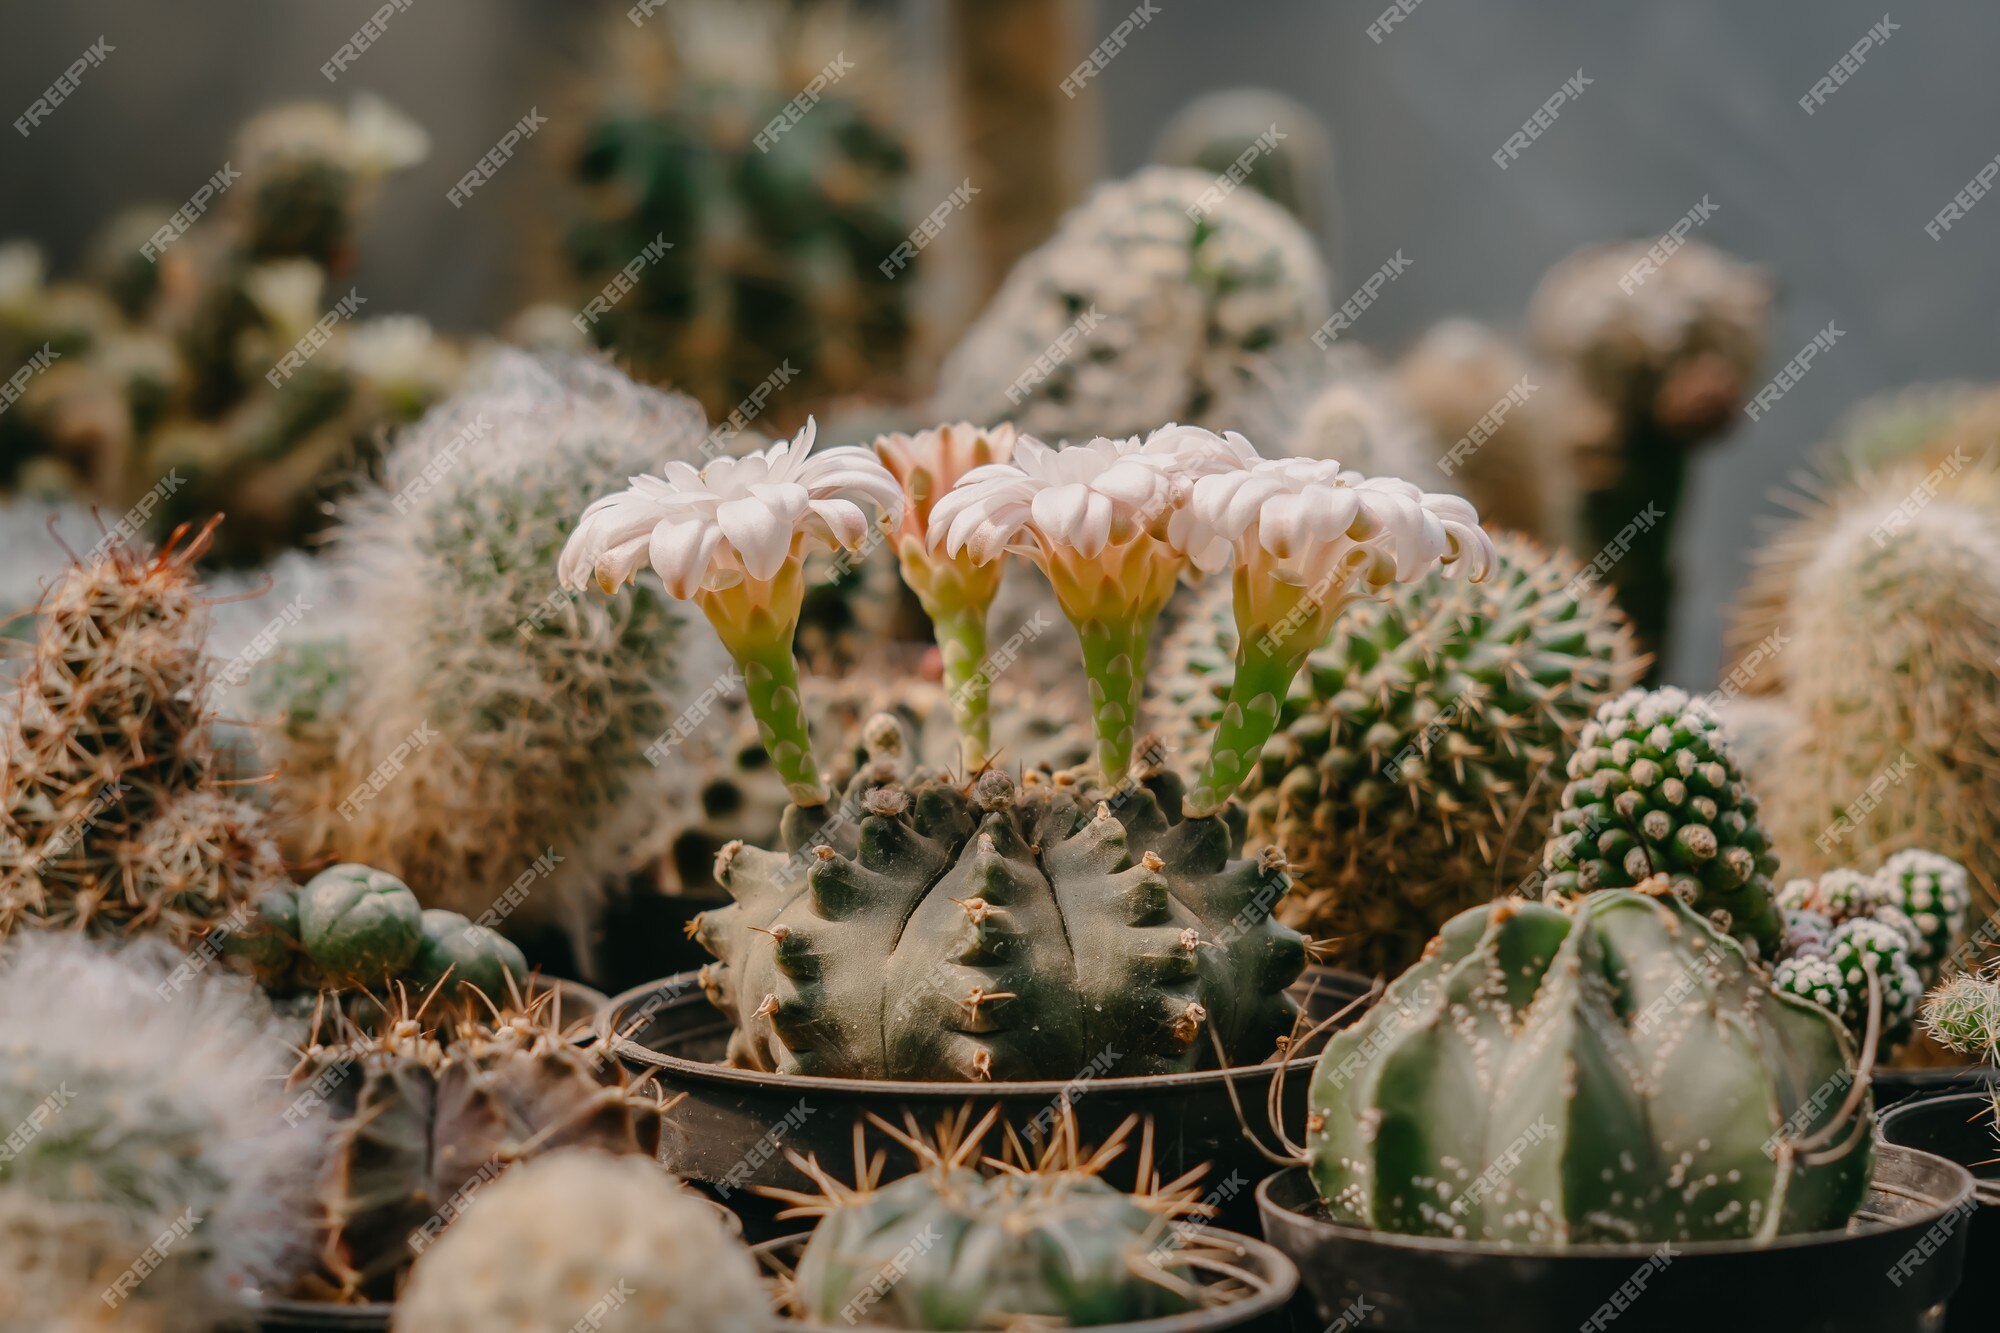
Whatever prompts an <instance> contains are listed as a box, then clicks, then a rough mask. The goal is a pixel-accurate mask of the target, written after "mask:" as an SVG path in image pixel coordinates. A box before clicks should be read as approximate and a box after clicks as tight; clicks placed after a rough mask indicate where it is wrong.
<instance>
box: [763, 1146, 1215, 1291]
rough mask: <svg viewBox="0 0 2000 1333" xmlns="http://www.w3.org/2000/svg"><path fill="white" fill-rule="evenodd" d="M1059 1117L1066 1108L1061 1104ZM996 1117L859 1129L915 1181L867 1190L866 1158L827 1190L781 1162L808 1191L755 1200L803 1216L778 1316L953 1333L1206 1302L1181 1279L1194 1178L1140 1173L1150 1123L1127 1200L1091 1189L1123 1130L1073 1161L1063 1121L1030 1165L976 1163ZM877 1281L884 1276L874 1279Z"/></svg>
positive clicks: (824, 1179) (877, 1166) (1026, 1159)
mask: <svg viewBox="0 0 2000 1333" xmlns="http://www.w3.org/2000/svg"><path fill="white" fill-rule="evenodd" d="M1065 1110H1067V1108H1065ZM996 1116H997V1112H990V1113H988V1115H987V1116H986V1117H985V1118H984V1119H983V1120H981V1121H980V1123H979V1124H977V1125H975V1126H973V1127H972V1128H971V1130H970V1131H967V1130H966V1128H965V1126H966V1121H967V1119H968V1117H966V1116H965V1115H961V1116H959V1117H958V1118H957V1119H955V1120H952V1121H948V1122H947V1123H946V1124H945V1125H943V1126H941V1127H940V1129H939V1131H938V1132H937V1133H936V1134H935V1135H931V1136H927V1135H925V1134H923V1133H921V1132H919V1130H918V1128H917V1127H916V1126H915V1125H914V1124H909V1125H906V1126H905V1127H904V1128H902V1129H898V1128H896V1127H895V1126H893V1125H890V1124H888V1123H887V1122H886V1121H883V1120H881V1119H879V1118H878V1119H876V1120H875V1124H876V1126H877V1127H878V1128H880V1129H882V1130H883V1131H884V1132H885V1133H887V1134H889V1135H890V1136H891V1137H893V1138H894V1139H895V1140H896V1141H897V1142H899V1143H900V1144H902V1145H903V1146H904V1147H905V1148H907V1149H908V1150H909V1151H910V1152H911V1153H912V1154H913V1155H915V1157H916V1159H917V1162H918V1169H917V1170H916V1171H914V1172H912V1173H911V1174H909V1175H906V1176H903V1177H902V1178H900V1179H897V1180H892V1181H889V1182H888V1183H886V1184H885V1183H883V1182H882V1180H881V1179H880V1175H881V1167H882V1162H881V1159H880V1158H879V1157H878V1158H876V1159H875V1160H873V1161H872V1162H871V1161H857V1163H856V1165H855V1170H856V1175H857V1179H856V1180H855V1181H854V1182H853V1183H852V1184H849V1183H846V1182H843V1181H841V1180H839V1179H837V1178H836V1177H834V1176H833V1174H832V1173H831V1172H829V1171H827V1170H826V1169H824V1168H823V1167H821V1166H820V1164H819V1163H818V1162H817V1161H814V1160H812V1159H801V1158H799V1157H797V1156H796V1154H794V1155H793V1161H794V1162H795V1163H796V1164H797V1165H798V1166H799V1167H800V1168H801V1169H802V1170H803V1171H805V1172H806V1173H807V1174H808V1175H810V1176H811V1177H812V1179H813V1181H814V1183H815V1184H816V1185H817V1186H818V1187H819V1192H818V1193H817V1194H805V1193H799V1192H792V1191H778V1190H770V1191H767V1193H771V1194H773V1195H776V1196H777V1197H779V1198H781V1199H785V1200H788V1201H790V1202H791V1203H792V1204H793V1207H792V1208H791V1209H790V1210H789V1211H788V1212H787V1213H785V1214H784V1216H787V1217H793V1216H807V1217H813V1218H815V1219H817V1220H816V1222H815V1225H814V1227H813V1232H812V1236H811V1239H809V1240H808V1241H807V1243H806V1247H805V1252H804V1253H803V1254H802V1255H801V1256H800V1258H799V1263H798V1270H797V1272H796V1273H795V1274H794V1276H793V1279H792V1281H791V1282H790V1283H789V1284H788V1285H789V1292H788V1294H789V1296H790V1301H789V1304H790V1305H791V1307H792V1309H793V1310H794V1311H795V1312H796V1313H797V1315H798V1316H799V1317H800V1318H801V1319H803V1320H805V1321H807V1322H809V1323H812V1324H814V1325H821V1326H826V1327H839V1326H841V1325H842V1324H846V1325H855V1326H861V1327H867V1328H894V1329H938V1330H961V1329H974V1328H1014V1327H1026V1326H1033V1327H1036V1328H1042V1327H1049V1328H1089V1327H1094V1326H1097V1325H1101V1324H1115V1325H1119V1326H1121V1327H1122V1326H1124V1325H1126V1324H1130V1323H1138V1322H1140V1321H1145V1320H1153V1319H1160V1318H1166V1317H1168V1316H1173V1315H1184V1314H1186V1313H1188V1312H1189V1311H1192V1310H1196V1309H1199V1308H1201V1307H1202V1306H1203V1305H1204V1304H1205V1303H1206V1300H1205V1297H1206V1296H1207V1295H1208V1293H1206V1292H1204V1290H1203V1289H1202V1286H1201V1284H1200V1283H1198V1282H1195V1281H1190V1280H1189V1278H1190V1276H1192V1275H1194V1274H1196V1273H1198V1272H1199V1270H1198V1269H1197V1268H1195V1267H1194V1266H1193V1265H1191V1264H1189V1263H1187V1262H1186V1260H1187V1257H1188V1256H1190V1255H1193V1254H1194V1253H1195V1252H1196V1251H1198V1250H1199V1248H1200V1247H1199V1246H1198V1245H1197V1244H1193V1243H1190V1242H1189V1241H1188V1240H1187V1234H1188V1232H1189V1231H1190V1229H1191V1228H1190V1226H1189V1225H1188V1224H1185V1223H1180V1224H1177V1222H1178V1220H1179V1219H1183V1218H1199V1217H1200V1216H1201V1215H1202V1214H1203V1213H1204V1212H1205V1211H1206V1209H1205V1207H1204V1205H1201V1204H1199V1203H1197V1202H1196V1200H1195V1194H1196V1191H1195V1180H1196V1179H1197V1178H1198V1177H1199V1176H1200V1174H1201V1170H1200V1168H1197V1169H1196V1170H1195V1171H1193V1172H1190V1173H1189V1174H1188V1175H1187V1176H1184V1177H1182V1178H1181V1179H1179V1180H1175V1181H1171V1182H1168V1183H1166V1184H1162V1183H1161V1182H1160V1181H1159V1180H1158V1178H1157V1176H1156V1175H1155V1174H1154V1172H1153V1170H1152V1167H1151V1146H1152V1144H1151V1135H1152V1128H1151V1126H1148V1127H1147V1130H1146V1138H1145V1141H1144V1143H1143V1144H1142V1148H1141V1160H1140V1165H1139V1180H1140V1191H1141V1192H1139V1193H1136V1194H1126V1193H1123V1192H1122V1191H1120V1190H1118V1189H1116V1188H1114V1187H1113V1186H1111V1185H1109V1184H1107V1183H1106V1182H1105V1181H1104V1180H1103V1178H1102V1176H1101V1172H1102V1171H1103V1169H1104V1168H1105V1167H1106V1166H1107V1165H1109V1164H1110V1163H1111V1161H1112V1160H1114V1159H1115V1158H1117V1157H1118V1156H1119V1155H1120V1154H1121V1153H1122V1152H1123V1151H1124V1149H1125V1148H1126V1146H1127V1145H1128V1140H1129V1139H1130V1136H1131V1133H1132V1129H1133V1126H1134V1122H1133V1121H1130V1120H1128V1121H1127V1122H1126V1123H1125V1124H1124V1125H1123V1126H1122V1127H1121V1128H1120V1129H1119V1131H1118V1132H1117V1133H1116V1134H1115V1135H1114V1136H1113V1137H1112V1138H1111V1139H1110V1141H1108V1142H1107V1143H1105V1144H1104V1145H1103V1146H1102V1147H1100V1148H1097V1149H1095V1150H1086V1149H1084V1148H1082V1147H1080V1146H1079V1145H1078V1143H1077V1139H1076V1122H1075V1120H1074V1118H1073V1117H1070V1116H1067V1115H1065V1116H1064V1117H1063V1118H1062V1119H1061V1120H1060V1121H1059V1122H1058V1123H1057V1125H1056V1127H1055V1132H1054V1133H1053V1134H1052V1135H1051V1136H1050V1140H1049V1142H1048V1144H1047V1145H1046V1146H1044V1147H1043V1148H1042V1149H1041V1150H1040V1151H1039V1152H1038V1153H1036V1154H1034V1155H1033V1156H1029V1154H1028V1153H1027V1152H1026V1151H1025V1150H1022V1149H1020V1148H1019V1147H1018V1145H1016V1144H1012V1143H1010V1144H1009V1147H1008V1150H1007V1152H1006V1155H1005V1156H1004V1157H1002V1158H1000V1159H997V1160H996V1159H991V1158H989V1159H985V1160H983V1161H982V1159H981V1157H980V1149H981V1145H982V1143H983V1141H984V1139H985V1137H986V1135H987V1134H988V1133H989V1132H990V1131H991V1129H992V1127H993V1124H994V1121H995V1118H996ZM888 1272H893V1273H895V1274H896V1280H895V1281H893V1282H889V1283H884V1282H883V1281H881V1275H882V1274H884V1273H888Z"/></svg>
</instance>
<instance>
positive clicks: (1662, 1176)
mask: <svg viewBox="0 0 2000 1333" xmlns="http://www.w3.org/2000/svg"><path fill="white" fill-rule="evenodd" d="M1852 1051H1853V1047H1852V1045H1851V1043H1849V1041H1848V1040H1847V1038H1846V1035H1845V1033H1844V1032H1843V1030H1842V1028H1841V1026H1840V1024H1839V1022H1838V1020H1836V1019H1835V1018H1834V1017H1833V1015H1832V1014H1830V1013H1827V1012H1826V1011H1825V1010H1823V1009H1821V1008H1819V1007H1817V1006H1815V1005H1813V1004H1810V1003H1807V1002H1805V1001H1803V1000H1799V999H1796V998H1794V997H1792V996H1789V995H1780V994H1778V993H1777V992H1775V991H1774V990H1772V988H1771V985H1770V982H1769V980H1768V979H1767V977H1766V975H1765V973H1764V972H1763V971H1762V969H1761V968H1759V967H1758V966H1756V965H1755V964H1753V963H1752V962H1751V961H1750V960H1749V958H1748V957H1747V956H1746V955H1745V953H1744V950H1743V949H1742V947H1741V946H1740V945H1739V944H1738V943H1737V942H1736V941H1735V940H1733V939H1732V938H1730V937H1729V936H1728V935H1726V934H1723V933H1722V932H1720V931H1718V930H1716V929H1714V928H1713V927H1712V926H1711V925H1710V924H1709V923H1708V922H1707V921H1705V920H1704V919H1702V918H1701V917H1700V916H1697V915H1696V914H1695V913H1694V912H1693V911H1691V910H1690V909H1689V908H1688V907H1687V905H1686V904H1685V903H1684V902H1683V901H1681V899H1680V898H1679V896H1678V895H1676V894H1674V893H1672V892H1670V891H1668V890H1667V889H1666V888H1665V886H1664V881H1662V880H1655V881H1652V883H1651V885H1650V886H1649V888H1648V891H1642V892H1631V891H1612V892H1606V893H1595V894H1590V895H1588V896H1585V897H1583V898H1580V899H1577V900H1576V901H1574V902H1572V903H1569V904H1566V905H1565V906H1563V907H1560V908H1558V907H1550V906H1545V905H1542V904H1538V903H1528V902H1523V901H1520V900H1503V901H1501V902H1497V903H1492V904H1489V905H1487V906H1485V907H1480V908H1475V909H1473V910H1472V911H1470V912H1466V913H1464V914H1462V915H1460V916H1458V917H1456V918H1454V919H1453V920H1452V921H1451V922H1450V923H1448V924H1447V925H1446V926H1445V928H1444V931H1443V933H1442V934H1440V935H1439V936H1438V938H1437V939H1436V940H1434V941H1433V942H1432V944H1431V948H1430V950H1429V951H1428V952H1427V953H1426V955H1425V957H1424V959H1423V961H1422V962H1420V963H1418V964H1417V965H1416V966H1415V967H1413V968H1411V969H1410V970H1409V971H1408V972H1406V973H1404V974H1403V976H1401V977H1400V978H1398V979H1397V980H1396V981H1394V982H1392V983H1391V984H1390V986H1389V988H1388V991H1387V992H1386V994H1385V995H1384V997H1383V999H1382V1001H1381V1003H1380V1004H1379V1005H1377V1006H1376V1007H1375V1008H1374V1009H1372V1010H1371V1011H1369V1013H1368V1014H1367V1015H1366V1016H1364V1017H1363V1018H1362V1020H1361V1021H1360V1022H1359V1023H1357V1024H1356V1025H1355V1026H1353V1027H1351V1028H1348V1029H1346V1030H1345V1031H1342V1032H1339V1033H1336V1034H1335V1036H1334V1038H1333V1040H1332V1041H1331V1042H1330V1043H1329V1044H1328V1046H1327V1048H1326V1051H1325V1053H1324V1054H1323V1055H1322V1056H1321V1058H1320V1062H1319V1065H1318V1068H1317V1069H1316V1070H1315V1072H1314V1075H1313V1082H1312V1088H1311V1093H1310V1102H1309V1105H1310V1108H1311V1112H1310V1118H1309V1120H1308V1122H1307V1124H1308V1130H1309V1136H1308V1138H1309V1143H1308V1151H1309V1155H1310V1164H1311V1169H1312V1173H1313V1178H1314V1180H1315V1182H1316V1183H1317V1184H1318V1186H1319V1190H1320V1193H1321V1196H1322V1197H1323V1198H1324V1199H1325V1200H1326V1203H1327V1206H1328V1208H1329V1209H1330V1210H1331V1214H1332V1216H1333V1217H1334V1219H1335V1220H1338V1221H1343V1222H1348V1223H1353V1224H1358V1225H1362V1226H1367V1227H1371V1228H1375V1229H1379V1230H1384V1231H1395V1232H1402V1233H1406V1234H1413V1235H1433V1236H1448V1237H1453V1238H1457V1239H1464V1240H1477V1241H1497V1242H1512V1243H1528V1244H1536V1245H1576V1244H1589V1243H1597V1242H1647V1243H1650V1242H1655V1241H1681V1240H1687V1241H1704V1240H1740V1239H1768V1238H1770V1237H1772V1236H1777V1235H1787V1234H1792V1233H1796V1232H1806V1231H1819V1230H1826V1229H1836V1230H1837V1229H1839V1228H1841V1227H1844V1226H1845V1225H1846V1223H1847V1220H1848V1218H1849V1217H1850V1216H1851V1215H1852V1214H1853V1213H1854V1211H1855V1209H1856V1208H1858V1207H1859V1206H1860V1204H1861V1200H1862V1197H1863V1194H1864V1192H1865V1190H1866V1188H1867V1183H1868V1177H1869V1169H1870V1150H1869V1138H1870V1129H1871V1126H1872V1123H1873V1120H1874V1115H1873V1111H1872V1109H1871V1107H1870V1102H1869V1099H1868V1096H1867V1094H1866V1092H1865V1090H1864V1089H1861V1088H1856V1087H1855V1086H1854V1079H1853V1075H1852V1072H1851V1067H1852V1060H1853V1057H1852Z"/></svg>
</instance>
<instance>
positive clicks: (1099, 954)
mask: <svg viewBox="0 0 2000 1333" xmlns="http://www.w3.org/2000/svg"><path fill="white" fill-rule="evenodd" d="M867 730H868V733H869V734H868V740H869V742H870V756H871V757H870V762H869V764H868V765H867V766H866V767H865V768H864V769H863V771H862V772H861V773H860V774H858V775H857V776H856V778H855V779H854V781H853V782H852V783H850V784H849V786H848V788H847V791H846V793H845V795H844V797H843V798H842V800H841V801H839V802H838V803H836V804H835V805H834V806H831V807H825V806H821V807H810V808H801V807H797V806H794V807H793V808H792V809H790V810H789V811H787V812H786V818H785V835H786V837H785V840H786V844H787V849H788V850H785V851H766V850H762V849H759V848H753V847H744V846H742V845H741V844H731V845H730V846H728V847H726V848H724V849H723V851H722V853H721V855H720V856H719V857H718V858H717V870H716V878H717V880H718V881H719V882H720V883H721V884H722V885H723V887H724V888H726V889H727V890H728V891H729V893H730V895H731V896H732V897H733V898H734V899H735V901H734V902H733V903H732V904H730V905H729V906H727V907H722V908H718V909H716V910H714V911H710V912H707V913H704V914H703V915H702V916H701V917H700V918H698V920H697V924H696V930H697V935H696V938H697V939H699V940H700V941H701V943H702V944H703V945H704V946H705V947H707V949H708V950H709V951H710V952H711V953H713V954H714V955H715V956H716V958H717V959H718V960H719V961H718V962H717V963H715V964H712V965H710V966H709V967H708V968H707V969H706V970H705V971H704V973H703V977H704V983H705V985H706V986H707V988H708V992H709V996H710V998H711V999H712V1000H713V1001H714V1002H715V1004H716V1005H717V1007H719V1008H721V1009H722V1010H723V1011H724V1012H726V1013H728V1014H729V1015H730V1016H731V1017H732V1018H733V1019H734V1020H735V1023H736V1032H735V1034H734V1035H733V1037H732V1038H731V1040H730V1044H729V1058H730V1060H731V1062H732V1063H734V1064H737V1065H739V1066H743V1067H746V1068H750V1069H758V1070H767V1071H777V1072H780V1073H789V1074H810V1075H819V1076H825V1077H843V1078H892V1079H912V1080H1021V1079H1046V1078H1056V1079H1066V1078H1071V1077H1074V1076H1077V1075H1078V1074H1079V1072H1080V1071H1089V1072H1090V1074H1091V1075H1092V1076H1094V1077H1101V1076H1111V1075H1133V1074H1162V1073H1177V1072H1181V1071H1185V1070H1191V1069H1197V1068H1205V1067H1212V1066H1214V1065H1216V1064H1217V1063H1218V1062H1226V1063H1228V1064H1241V1063H1254V1062H1256V1061H1260V1060H1262V1059H1264V1058H1266V1057H1267V1056H1269V1055H1271V1054H1272V1053H1273V1051H1274V1050H1275V1049H1276V1048H1277V1045H1278V1041H1279V1039H1280V1038H1281V1037H1284V1036H1285V1035H1286V1034H1288V1033H1289V1032H1290V1031H1291V1030H1292V1026H1293V1021H1294V1019H1295V1017H1296V1015H1297V1012H1298V1006H1297V1003H1296V1001H1294V1000H1293V999H1292V997H1291V996H1289V995H1288V994H1287V993H1286V988H1287V987H1288V986H1290V985H1291V983H1292V982H1293V981H1295V980H1296V979H1297V978H1298V976H1299V974H1300V972H1301V971H1303V970H1304V967H1305V961H1306V945H1305V940H1304V938H1303V937H1302V936H1300V935H1299V934H1297V933H1296V932H1294V931H1292V930H1291V929H1289V928H1288V927H1285V926H1283V925H1280V924H1279V923H1278V922H1277V921H1276V920H1275V919H1274V918H1273V909H1274V908H1275V907H1276V905H1277V902H1278V901H1279V899H1281V898H1282V897H1283V895H1284V894H1285V893H1286V892H1287V890H1288V889H1289V888H1290V886H1291V880H1290V876H1289V875H1288V874H1287V873H1286V871H1285V867H1284V863H1283V860H1282V858H1280V857H1278V856H1277V855H1276V854H1275V853H1267V854H1265V855H1264V856H1262V857H1260V858H1256V859H1247V860H1246V859H1239V858H1236V857H1235V856H1234V853H1235V851H1236V847H1237V843H1238V840H1239V837H1240V835H1239V833H1238V832H1237V829H1238V828H1240V824H1235V825H1233V824H1232V823H1231V822H1226V821H1225V820H1224V819H1223V818H1221V817H1207V818H1199V819H1186V818H1181V817H1180V812H1181V798H1182V794H1183V793H1182V788H1181V784H1180V782H1179V781H1178V780H1177V779H1175V778H1174V777H1173V776H1172V775H1170V774H1166V773H1160V772H1156V771H1148V770H1145V769H1141V770H1138V773H1139V776H1136V777H1135V778H1133V779H1131V780H1129V781H1128V782H1127V784H1126V785H1125V786H1123V787H1122V788H1120V789H1117V790H1113V791H1093V790H1088V789H1086V788H1085V787H1084V786H1083V785H1082V784H1081V783H1078V782H1075V781H1072V780H1070V778H1069V775H1066V774H1065V775H1057V776H1055V777H1050V776H1048V775H1045V774H1030V775H1028V777H1027V778H1025V779H1024V781H1023V783H1022V785H1019V786H1017V785H1016V784H1015V782H1014V781H1013V779H1012V778H1010V777H1008V776H1007V775H1006V774H1005V773H1002V772H1000V771H999V770H997V769H994V770H987V771H986V772H984V773H981V774H980V775H978V777H976V778H975V779H973V780H972V781H971V782H970V783H969V784H967V783H961V782H957V781H953V780H950V779H943V778H937V777H931V776H928V775H923V774H914V775H905V774H903V773H901V772H899V769H898V765H897V756H898V755H899V753H900V751H901V748H902V747H901V735H900V731H899V729H898V728H897V725H896V723H895V722H894V721H893V719H891V718H889V717H888V716H887V715H877V717H876V718H874V719H872V720H871V721H870V723H869V725H868V728H867Z"/></svg>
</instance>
